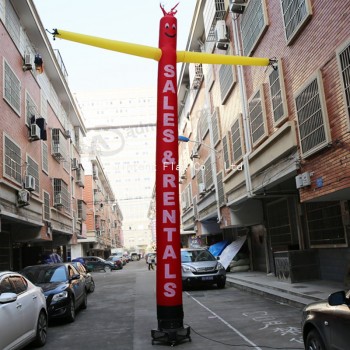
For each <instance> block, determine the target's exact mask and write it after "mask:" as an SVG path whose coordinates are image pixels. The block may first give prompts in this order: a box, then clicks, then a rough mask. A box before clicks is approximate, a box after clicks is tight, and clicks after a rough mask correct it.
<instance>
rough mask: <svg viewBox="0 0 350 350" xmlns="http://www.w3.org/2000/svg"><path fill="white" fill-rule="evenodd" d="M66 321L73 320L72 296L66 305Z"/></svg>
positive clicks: (73, 306)
mask: <svg viewBox="0 0 350 350" xmlns="http://www.w3.org/2000/svg"><path fill="white" fill-rule="evenodd" d="M67 313H68V314H67V321H68V322H74V321H75V302H74V300H73V299H72V298H70V299H69V304H68V307H67Z"/></svg>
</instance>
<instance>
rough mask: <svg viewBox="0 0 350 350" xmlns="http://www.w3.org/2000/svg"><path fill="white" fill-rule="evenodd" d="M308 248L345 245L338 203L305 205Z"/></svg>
mask: <svg viewBox="0 0 350 350" xmlns="http://www.w3.org/2000/svg"><path fill="white" fill-rule="evenodd" d="M306 212H307V225H308V229H309V235H310V246H311V247H312V248H313V247H320V246H332V247H334V246H344V245H346V244H347V241H346V236H345V230H344V225H343V221H342V213H341V206H340V203H339V202H317V203H316V202H311V203H306Z"/></svg>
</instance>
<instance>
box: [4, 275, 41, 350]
mask: <svg viewBox="0 0 350 350" xmlns="http://www.w3.org/2000/svg"><path fill="white" fill-rule="evenodd" d="M47 324H48V316H47V310H46V300H45V296H44V293H43V291H42V290H41V288H39V287H36V286H35V285H34V284H33V283H31V282H30V281H29V280H28V279H26V278H25V277H23V276H21V275H20V274H18V273H14V272H9V271H4V272H0V332H1V336H0V349H3V350H6V349H19V348H22V347H23V346H25V345H26V344H29V343H32V342H33V343H34V344H35V345H36V346H43V345H45V343H46V337H47Z"/></svg>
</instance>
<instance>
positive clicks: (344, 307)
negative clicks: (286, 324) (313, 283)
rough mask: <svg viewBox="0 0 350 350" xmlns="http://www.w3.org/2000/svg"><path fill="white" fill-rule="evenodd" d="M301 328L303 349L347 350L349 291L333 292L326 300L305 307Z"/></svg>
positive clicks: (349, 318) (349, 314)
mask: <svg viewBox="0 0 350 350" xmlns="http://www.w3.org/2000/svg"><path fill="white" fill-rule="evenodd" d="M301 326H302V332H303V340H304V344H305V349H311V350H313V349H317V350H327V349H338V350H347V349H349V343H350V335H349V333H348V332H349V327H350V291H349V292H347V293H345V292H344V291H340V292H335V293H332V294H331V295H330V296H329V297H328V299H327V300H324V301H319V302H314V303H311V304H309V305H307V306H306V307H305V308H304V309H303V312H302V324H301Z"/></svg>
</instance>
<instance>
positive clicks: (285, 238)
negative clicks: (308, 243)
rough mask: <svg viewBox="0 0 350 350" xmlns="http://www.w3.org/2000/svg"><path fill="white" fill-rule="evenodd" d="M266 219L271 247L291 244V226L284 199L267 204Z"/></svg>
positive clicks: (286, 203) (286, 202)
mask: <svg viewBox="0 0 350 350" xmlns="http://www.w3.org/2000/svg"><path fill="white" fill-rule="evenodd" d="M267 221H268V230H269V235H270V240H271V246H272V247H278V246H286V245H287V246H288V245H291V244H292V241H293V239H292V228H291V224H290V215H289V207H288V201H287V200H286V199H282V200H279V201H275V202H272V203H269V204H268V205H267Z"/></svg>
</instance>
